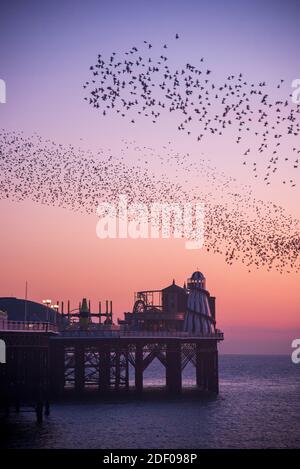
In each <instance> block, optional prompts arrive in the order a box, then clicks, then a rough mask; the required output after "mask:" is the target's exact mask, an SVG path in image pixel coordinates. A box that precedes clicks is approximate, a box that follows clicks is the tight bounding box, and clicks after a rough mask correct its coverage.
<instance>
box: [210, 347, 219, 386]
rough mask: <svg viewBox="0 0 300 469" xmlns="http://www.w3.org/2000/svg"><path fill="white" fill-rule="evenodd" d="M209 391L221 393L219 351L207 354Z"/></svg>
mask: <svg viewBox="0 0 300 469" xmlns="http://www.w3.org/2000/svg"><path fill="white" fill-rule="evenodd" d="M207 367H208V370H207V390H208V391H210V392H215V393H216V394H218V392H219V372H218V351H217V350H215V351H212V352H209V353H208V354H207Z"/></svg>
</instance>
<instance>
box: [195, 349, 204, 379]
mask: <svg viewBox="0 0 300 469" xmlns="http://www.w3.org/2000/svg"><path fill="white" fill-rule="evenodd" d="M203 365H204V360H203V354H202V352H201V346H200V345H199V344H196V384H197V387H198V388H202V387H203V384H204V379H203V377H204V376H203V375H204V367H203Z"/></svg>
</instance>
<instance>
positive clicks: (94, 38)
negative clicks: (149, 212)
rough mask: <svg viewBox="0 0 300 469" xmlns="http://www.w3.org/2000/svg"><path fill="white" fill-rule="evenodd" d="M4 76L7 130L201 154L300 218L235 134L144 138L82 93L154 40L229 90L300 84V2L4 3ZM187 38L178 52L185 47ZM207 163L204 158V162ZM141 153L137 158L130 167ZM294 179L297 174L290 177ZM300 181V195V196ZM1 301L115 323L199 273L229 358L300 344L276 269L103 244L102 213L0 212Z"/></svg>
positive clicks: (143, 130)
mask: <svg viewBox="0 0 300 469" xmlns="http://www.w3.org/2000/svg"><path fill="white" fill-rule="evenodd" d="M0 9H1V10H0V78H2V79H4V80H5V81H6V85H7V103H6V104H5V105H3V104H0V122H1V128H5V129H8V130H22V131H24V133H25V135H31V134H33V133H34V132H37V133H38V134H39V135H41V136H43V137H45V138H50V139H53V140H54V141H56V142H61V143H63V144H69V143H72V144H75V145H80V146H82V147H83V148H86V149H89V148H91V149H96V148H110V149H112V150H113V151H117V150H118V149H119V148H120V145H121V143H120V142H121V139H122V138H126V139H128V140H135V141H136V142H138V143H139V144H141V145H151V146H154V147H160V146H162V145H164V144H166V143H167V142H168V141H170V140H171V141H172V146H173V148H175V149H176V150H178V151H185V152H186V151H190V152H191V153H194V154H195V155H197V154H198V153H199V152H201V153H202V154H203V155H205V157H207V158H209V159H210V161H211V162H212V163H213V165H215V166H216V167H217V168H218V170H220V171H223V172H224V173H226V174H227V175H228V176H234V177H236V178H237V180H238V181H239V183H240V184H241V185H243V184H249V185H250V186H251V188H252V190H253V192H254V194H255V196H256V197H257V198H261V199H263V200H266V201H274V202H276V203H278V204H280V205H281V206H283V207H284V208H285V209H287V210H288V212H289V213H291V215H293V216H294V217H298V218H299V216H300V208H299V198H300V197H299V196H300V194H299V190H298V189H297V191H298V192H296V190H292V189H291V188H289V187H284V186H283V185H282V184H281V183H280V181H279V180H275V182H274V184H272V185H271V186H269V187H268V188H266V186H265V185H264V184H262V183H260V182H256V181H255V180H254V179H251V178H249V172H248V171H247V169H245V167H242V165H241V161H240V160H239V159H238V156H237V155H238V154H237V150H236V148H235V147H234V146H233V145H232V142H231V139H230V136H228V137H225V138H224V139H223V140H216V141H215V140H214V141H212V140H209V141H208V142H206V143H204V144H203V146H201V150H199V148H198V147H197V148H195V144H194V143H191V142H190V141H189V140H188V138H186V137H184V136H183V135H181V134H179V133H178V132H175V131H174V126H173V122H172V119H171V118H164V120H163V121H162V124H161V125H160V126H159V127H155V126H153V125H151V123H149V122H145V121H143V120H141V121H140V122H137V125H136V126H134V127H132V126H130V124H129V123H127V122H124V121H123V120H121V119H120V118H118V117H116V116H111V117H108V118H101V116H100V115H99V114H97V112H96V111H94V110H93V109H91V108H90V107H89V106H87V104H86V103H85V102H84V100H83V96H84V94H83V89H82V84H83V83H84V82H85V81H86V80H87V79H88V78H89V66H90V65H91V64H92V63H94V62H95V61H96V58H97V54H98V53H102V54H104V55H107V56H109V54H110V53H111V52H112V51H114V50H115V51H121V52H122V51H125V50H128V49H130V48H131V47H132V46H134V45H137V46H139V45H140V44H142V42H143V40H144V39H146V40H150V41H151V42H152V43H153V44H154V47H155V46H156V45H157V46H158V45H161V44H164V43H168V44H170V47H169V49H170V50H169V54H170V60H171V63H174V64H175V65H177V66H180V65H182V64H185V63H186V62H190V63H197V61H199V57H202V56H204V57H205V58H206V63H207V64H208V65H209V67H210V68H211V69H212V70H213V73H214V77H216V79H220V81H221V80H222V79H223V78H225V77H226V76H227V75H229V74H231V73H232V74H235V73H239V72H243V74H244V75H245V76H247V77H248V78H249V80H255V81H256V82H257V81H260V80H266V81H267V82H268V83H269V84H270V86H271V85H272V86H275V84H276V83H277V82H278V81H279V80H280V79H281V78H284V79H285V80H286V85H285V87H286V88H285V89H284V92H285V93H286V96H288V94H289V93H290V92H291V89H290V88H289V84H290V83H291V81H292V80H293V79H295V78H299V77H300V65H299V60H297V58H298V49H299V47H298V45H299V44H300V28H299V18H300V4H299V2H297V1H281V2H279V1H264V2H261V1H258V0H257V1H251V2H250V1H248V2H246V1H237V0H236V1H233V0H231V1H226V2H224V1H223V2H222V1H215V0H211V1H209V2H208V1H207V2H203V1H189V0H188V1H181V2H180V1H172V2H169V1H168V2H167V1H162V0H160V1H151V2H146V1H126V2H122V1H115V2H108V1H84V2H82V1H52V2H47V4H46V2H40V1H30V0H29V1H26V2H23V1H2V2H1V7H0ZM176 33H179V35H180V41H178V42H177V43H176V48H175V44H174V42H175V41H174V36H175V34H176ZM203 155H202V156H203ZM130 158H131V155H128V160H130ZM283 171H285V170H284V169H283ZM299 182H300V181H299V177H298V186H299ZM0 210H1V221H2V223H1V245H0V258H1V266H2V268H1V274H0V278H1V282H0V295H2V296H10V295H14V296H18V297H23V296H24V287H25V280H26V279H27V280H28V283H29V297H30V298H31V299H33V300H37V301H41V300H42V299H43V298H46V297H47V298H48V297H50V298H52V299H53V300H56V299H59V300H61V299H64V300H66V299H68V298H70V299H71V300H72V302H73V304H74V305H75V304H77V302H78V301H79V300H80V299H81V298H82V297H83V296H86V297H89V298H91V300H92V305H93V304H94V305H95V306H96V302H97V301H98V299H102V300H105V299H106V298H111V299H112V300H113V303H114V310H115V315H116V316H118V317H121V316H122V312H123V311H125V310H131V308H132V302H133V292H134V291H136V290H142V289H151V288H153V289H158V288H163V287H165V286H166V285H168V284H169V283H171V281H172V279H173V278H175V280H176V281H177V282H178V283H179V284H183V282H184V281H185V280H186V278H187V277H189V276H190V275H191V273H192V272H193V271H194V270H195V269H196V268H197V267H198V268H199V269H200V270H201V271H202V272H203V273H204V274H205V276H206V278H207V287H208V290H209V291H210V292H211V294H213V295H215V296H216V297H217V319H218V326H219V328H221V329H223V330H224V331H225V334H226V340H225V342H224V344H223V345H222V348H221V350H222V351H223V352H226V353H290V344H291V341H292V339H293V338H295V337H297V336H298V337H299V336H300V314H299V313H300V294H299V275H298V274H297V275H296V274H295V273H291V274H286V275H280V274H279V273H276V272H267V271H266V270H265V269H261V270H258V271H254V272H252V273H248V271H247V269H245V268H244V267H243V265H241V264H239V263H236V264H234V265H233V266H228V265H227V264H226V263H225V262H224V259H223V257H222V256H218V255H211V254H208V253H207V252H205V251H203V250H201V251H187V250H186V249H184V241H182V240H105V241H103V240H101V241H100V240H99V239H98V238H97V237H96V233H95V227H96V221H97V218H96V216H87V215H80V214H76V213H72V212H69V211H67V210H63V209H60V208H55V207H46V206H42V205H38V204H34V203H32V202H29V201H26V202H22V203H13V202H10V201H7V200H5V201H4V200H1V201H0Z"/></svg>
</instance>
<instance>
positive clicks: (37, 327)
mask: <svg viewBox="0 0 300 469" xmlns="http://www.w3.org/2000/svg"><path fill="white" fill-rule="evenodd" d="M0 331H20V332H58V328H57V325H56V324H51V323H49V322H37V321H32V322H29V321H6V320H4V321H0Z"/></svg>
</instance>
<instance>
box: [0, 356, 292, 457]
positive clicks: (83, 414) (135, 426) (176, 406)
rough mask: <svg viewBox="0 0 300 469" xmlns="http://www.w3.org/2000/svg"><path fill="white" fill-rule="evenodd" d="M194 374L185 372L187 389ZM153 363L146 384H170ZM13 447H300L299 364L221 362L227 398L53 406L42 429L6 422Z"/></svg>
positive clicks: (18, 420) (6, 441)
mask: <svg viewBox="0 0 300 469" xmlns="http://www.w3.org/2000/svg"><path fill="white" fill-rule="evenodd" d="M194 376H195V370H194V369H193V368H192V367H190V368H186V369H185V370H184V376H183V378H184V385H185V386H191V385H192V384H193V382H194ZM161 378H164V370H163V369H162V368H161V367H160V365H159V363H156V362H153V363H152V365H151V366H150V367H149V369H148V370H146V372H145V378H144V383H145V385H147V386H152V387H159V386H161V385H164V379H161ZM1 426H2V429H1V430H2V431H1V433H2V442H1V446H2V447H3V446H4V447H8V448H105V449H107V448H157V449H158V448H272V447H273V448H295V447H298V448H300V365H294V364H293V363H292V362H291V358H290V357H288V356H245V355H244V356H238V355H224V356H221V357H220V394H219V396H218V397H216V398H199V397H197V398H196V396H195V394H193V393H192V394H191V393H187V394H186V395H184V396H182V397H181V398H173V399H171V398H167V397H164V398H159V397H158V395H157V393H155V394H154V395H153V396H151V394H150V393H147V396H146V397H145V398H143V399H140V400H135V399H130V400H127V399H125V398H122V397H120V398H113V399H109V400H105V401H103V402H101V401H99V400H97V401H95V399H94V398H92V397H91V398H90V399H86V400H85V401H84V402H82V401H81V402H80V401H79V402H75V401H74V400H69V401H66V402H60V403H53V404H52V406H51V415H50V416H49V417H47V418H46V419H45V421H44V422H43V424H41V425H37V424H36V423H35V416H34V414H33V413H25V412H21V413H20V414H12V415H11V416H10V417H9V420H8V423H6V424H5V423H4V422H1Z"/></svg>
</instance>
